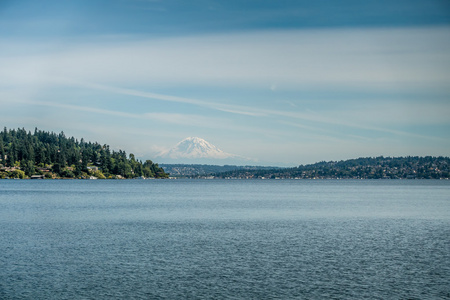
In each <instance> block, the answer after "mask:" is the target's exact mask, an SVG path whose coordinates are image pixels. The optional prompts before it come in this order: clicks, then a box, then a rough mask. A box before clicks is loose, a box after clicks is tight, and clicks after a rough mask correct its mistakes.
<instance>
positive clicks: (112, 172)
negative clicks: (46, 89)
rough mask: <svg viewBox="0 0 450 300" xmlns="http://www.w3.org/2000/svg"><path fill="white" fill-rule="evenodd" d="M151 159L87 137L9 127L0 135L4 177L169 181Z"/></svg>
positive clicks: (0, 157) (1, 165) (0, 175)
mask: <svg viewBox="0 0 450 300" xmlns="http://www.w3.org/2000/svg"><path fill="white" fill-rule="evenodd" d="M167 177H168V174H166V173H165V172H164V170H163V169H162V168H161V167H159V166H158V164H156V163H153V162H152V161H151V160H146V161H145V162H142V161H140V160H137V159H136V158H135V156H134V155H133V154H131V153H130V154H129V156H127V154H126V152H125V151H122V150H119V151H114V150H112V151H111V150H110V147H109V146H108V145H101V144H99V143H97V142H95V143H91V142H86V141H85V140H84V139H83V138H82V139H81V140H77V139H75V138H74V137H70V138H69V137H66V136H65V134H64V132H61V133H59V134H56V133H53V132H46V131H42V130H38V129H37V128H36V129H35V130H34V133H31V132H30V131H28V132H27V131H26V130H25V129H17V130H15V129H10V130H8V129H7V128H6V127H5V128H4V129H3V131H1V132H0V178H2V179H4V178H20V179H25V178H47V179H59V178H78V179H130V178H167Z"/></svg>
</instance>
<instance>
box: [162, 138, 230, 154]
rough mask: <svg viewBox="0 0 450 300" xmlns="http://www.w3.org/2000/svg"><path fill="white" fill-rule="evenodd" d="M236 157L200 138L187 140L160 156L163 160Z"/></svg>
mask: <svg viewBox="0 0 450 300" xmlns="http://www.w3.org/2000/svg"><path fill="white" fill-rule="evenodd" d="M234 156H235V155H233V154H229V153H226V152H224V151H222V150H220V149H219V148H217V147H216V146H214V145H213V144H211V143H209V142H207V141H205V140H204V139H202V138H199V137H188V138H185V139H184V140H182V141H181V142H179V143H178V144H176V145H175V146H174V147H173V148H171V149H170V150H168V151H165V152H163V153H161V154H160V155H159V157H161V158H168V159H198V158H207V159H225V158H230V157H234Z"/></svg>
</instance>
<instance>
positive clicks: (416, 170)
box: [215, 156, 450, 179]
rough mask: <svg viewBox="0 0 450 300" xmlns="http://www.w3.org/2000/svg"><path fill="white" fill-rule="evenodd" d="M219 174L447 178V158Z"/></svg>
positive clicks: (365, 161)
mask: <svg viewBox="0 0 450 300" xmlns="http://www.w3.org/2000/svg"><path fill="white" fill-rule="evenodd" d="M215 177H218V178H297V179H330V178H331V179H332V178H335V179H448V178H449V177H450V158H449V157H442V156H440V157H433V156H425V157H419V156H407V157H383V156H380V157H366V158H357V159H349V160H345V161H329V162H325V161H323V162H319V163H315V164H310V165H300V166H298V167H295V168H283V169H277V170H276V169H272V170H234V171H229V172H223V173H219V174H215Z"/></svg>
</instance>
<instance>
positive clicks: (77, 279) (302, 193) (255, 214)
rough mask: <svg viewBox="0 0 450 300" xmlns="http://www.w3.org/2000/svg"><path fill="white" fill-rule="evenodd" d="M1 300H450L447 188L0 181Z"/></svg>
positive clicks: (372, 183)
mask: <svg viewBox="0 0 450 300" xmlns="http://www.w3.org/2000/svg"><path fill="white" fill-rule="evenodd" d="M0 226H1V230H0V299H274V298H275V299H450V238H449V237H450V181H448V180H0Z"/></svg>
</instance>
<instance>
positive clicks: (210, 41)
mask: <svg viewBox="0 0 450 300" xmlns="http://www.w3.org/2000/svg"><path fill="white" fill-rule="evenodd" d="M0 66H1V68H0V120H1V122H0V123H1V124H0V125H1V126H6V127H8V128H18V127H20V128H22V127H24V128H26V129H27V130H31V131H32V130H34V128H35V127H38V128H39V129H42V130H46V131H54V132H60V131H64V132H65V133H66V135H68V136H74V137H77V138H84V139H85V140H89V141H93V142H95V141H98V142H101V143H105V144H109V145H111V146H112V147H113V148H115V149H119V148H120V149H123V150H125V151H127V153H134V154H135V155H136V156H137V157H141V158H148V159H152V158H153V157H155V156H156V155H157V154H158V153H160V152H161V151H163V150H168V149H170V148H171V147H173V146H174V145H176V144H177V143H178V142H180V141H181V140H183V139H185V138H186V137H190V136H197V137H200V138H202V139H205V140H206V141H208V142H210V143H212V144H213V145H215V146H217V147H218V148H220V149H221V150H223V151H224V152H227V153H232V154H235V155H239V156H242V157H248V158H252V159H254V160H255V161H257V162H261V163H263V164H271V163H275V164H280V165H292V166H294V165H299V164H306V163H314V162H318V161H323V160H325V161H329V160H343V159H350V158H357V157H367V156H381V155H382V156H408V155H412V156H416V155H417V156H425V155H432V156H440V155H442V156H450V117H449V116H450V4H449V2H448V1H439V0H432V1H425V0H420V1H419V0H413V1H406V0H400V1H386V0H382V1H350V0H345V1H340V2H339V3H338V2H336V1H290V0H285V1H237V0H231V1H226V2H224V1H211V0H206V1H189V2H185V1H179V0H173V1H158V0H149V1H145V0H130V1H122V0H111V1H103V0H101V1H95V2H92V1H73V2H61V1H46V0H44V1H39V2H35V1H0Z"/></svg>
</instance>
